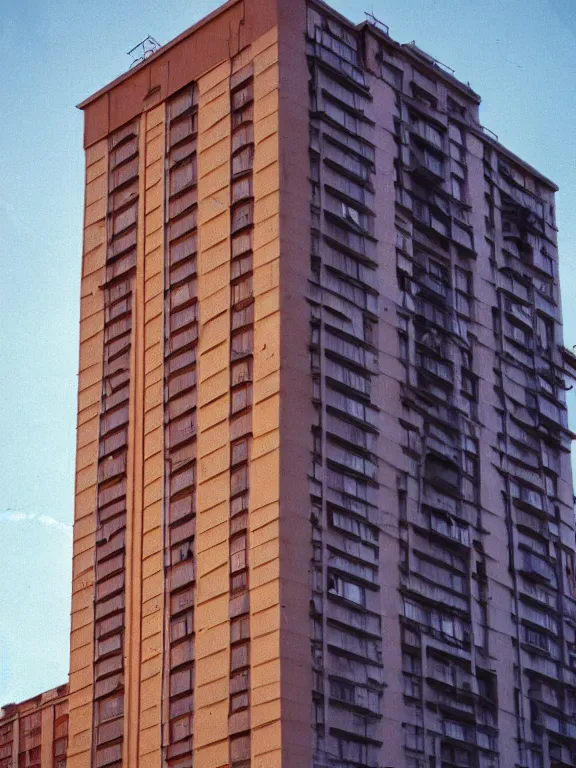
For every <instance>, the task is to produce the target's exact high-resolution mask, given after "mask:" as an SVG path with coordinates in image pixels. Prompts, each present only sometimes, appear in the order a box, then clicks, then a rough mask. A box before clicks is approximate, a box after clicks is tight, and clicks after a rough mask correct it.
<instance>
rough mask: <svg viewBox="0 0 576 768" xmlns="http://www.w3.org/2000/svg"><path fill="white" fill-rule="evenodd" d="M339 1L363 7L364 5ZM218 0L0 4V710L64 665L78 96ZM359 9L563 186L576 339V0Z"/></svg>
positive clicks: (78, 209) (434, 1)
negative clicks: (144, 44) (414, 51)
mask: <svg viewBox="0 0 576 768" xmlns="http://www.w3.org/2000/svg"><path fill="white" fill-rule="evenodd" d="M331 4H332V5H333V6H334V7H335V8H336V9H337V10H339V11H340V12H341V13H343V14H345V15H346V16H348V17H349V18H350V19H352V20H355V21H357V22H359V21H361V20H362V19H363V15H362V14H361V13H360V11H359V10H358V8H359V7H360V8H361V7H362V4H361V3H358V0H354V1H353V2H352V1H350V2H348V1H347V0H332V2H331ZM216 5H217V2H216V1H215V0H209V1H208V0H200V1H198V2H194V3H182V2H176V0H162V2H160V3H159V2H150V0H98V3H97V4H94V5H92V6H91V5H90V4H87V3H85V2H80V0H59V1H58V2H57V3H54V2H53V0H2V3H1V9H2V13H1V16H0V67H1V69H2V73H3V76H2V78H1V79H0V100H1V103H2V114H1V116H0V147H1V148H2V151H1V152H0V179H2V185H1V187H0V244H1V245H0V248H1V250H0V253H1V258H2V265H3V279H2V281H1V282H0V329H1V330H0V352H1V353H2V361H3V375H2V376H1V377H0V435H1V437H0V468H1V471H0V585H1V586H0V706H1V705H2V704H5V703H7V702H9V701H17V700H22V699H24V698H27V697H29V696H33V695H35V694H37V693H39V692H41V691H43V690H45V689H47V688H50V687H53V686H56V685H59V684H61V683H63V682H65V681H66V679H67V672H68V643H69V638H68V633H69V610H70V606H69V602H70V579H71V541H72V538H71V533H72V531H71V523H72V517H73V492H74V450H75V426H76V382H77V379H76V374H77V359H78V349H77V345H78V310H79V278H80V260H81V230H82V209H83V167H84V160H83V151H82V115H81V113H80V112H79V111H78V110H76V109H75V107H74V105H75V104H77V103H78V102H80V101H81V100H82V99H84V98H85V97H86V96H88V95H89V94H91V93H92V92H94V91H96V90H98V89H99V88H100V87H102V86H103V85H105V84H106V83H107V82H109V81H110V80H112V79H113V78H115V77H117V76H118V75H120V74H122V73H123V72H124V71H125V70H127V69H128V67H129V65H130V59H129V57H128V56H127V55H126V53H125V52H126V51H128V50H129V49H130V48H132V47H133V46H134V45H135V44H136V43H138V42H139V41H140V40H142V39H143V38H145V37H146V36H147V35H148V34H151V35H153V36H154V37H155V38H156V39H157V40H158V41H159V42H161V43H166V42H168V41H169V40H171V39H172V38H173V37H175V36H176V35H178V34H180V33H181V32H182V31H183V30H184V29H186V28H187V27H189V26H190V25H191V24H193V23H195V22H196V21H198V20H199V19H201V18H202V17H203V16H205V15H206V14H207V13H209V12H210V11H212V10H213V9H214V8H215V7H216ZM90 7H92V8H97V13H94V12H92V13H90V12H88V9H89V8H90ZM365 10H366V11H369V12H371V13H373V14H374V15H375V16H377V17H378V18H379V19H381V20H382V21H383V22H385V23H386V24H388V25H389V27H390V34H391V36H392V37H393V38H394V39H395V40H398V41H400V42H410V41H412V40H415V41H416V44H417V45H418V46H419V47H420V48H422V49H424V50H425V51H427V52H428V53H429V54H431V55H433V56H435V57H436V58H437V59H439V60H440V61H442V62H444V63H445V64H448V65H449V66H451V67H453V68H454V69H455V70H456V76H457V77H458V78H459V79H461V80H463V81H464V82H468V81H469V82H470V84H471V86H472V87H473V88H474V90H475V91H476V92H478V93H479V94H480V95H481V96H482V99H483V104H482V106H481V119H482V122H483V124H484V125H486V126H487V127H488V128H490V129H491V130H492V131H494V132H495V133H496V134H498V136H499V139H500V141H501V142H502V143H503V144H504V145H505V146H507V147H508V148H509V149H511V150H512V151H513V152H515V153H516V154H518V155H519V156H520V157H522V158H523V159H524V160H526V161H527V162H529V163H530V164H532V165H533V166H534V167H536V168H537V169H538V170H539V171H540V172H542V173H543V174H545V175H547V176H549V177H550V178H552V179H553V180H554V181H555V182H556V183H557V184H558V185H559V186H560V193H559V194H558V200H557V220H558V225H559V227H560V261H561V279H562V281H563V291H562V293H563V298H564V322H565V328H564V334H565V343H566V345H567V346H572V345H574V344H576V301H575V298H574V297H576V270H575V269H574V248H575V247H576V218H575V216H574V211H575V210H576V95H575V93H576V91H575V87H574V84H575V82H576V64H575V62H576V4H575V3H574V0H483V1H482V2H480V1H479V0H469V1H468V2H464V1H463V0H409V2H406V0H366V7H365ZM570 403H571V405H572V406H573V407H572V414H571V419H570V422H571V425H572V428H573V429H574V428H575V427H576V424H575V421H576V418H575V417H576V407H574V406H576V398H575V397H572V396H571V399H570Z"/></svg>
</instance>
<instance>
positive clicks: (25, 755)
mask: <svg viewBox="0 0 576 768" xmlns="http://www.w3.org/2000/svg"><path fill="white" fill-rule="evenodd" d="M67 748H68V686H67V685H61V686H60V687H59V688H54V689H53V690H51V691H46V692H45V693H41V694H40V695H39V696H35V697H34V698H33V699H28V700H27V701H23V702H21V703H20V704H7V705H5V706H4V707H2V708H1V709H0V768H66V751H67Z"/></svg>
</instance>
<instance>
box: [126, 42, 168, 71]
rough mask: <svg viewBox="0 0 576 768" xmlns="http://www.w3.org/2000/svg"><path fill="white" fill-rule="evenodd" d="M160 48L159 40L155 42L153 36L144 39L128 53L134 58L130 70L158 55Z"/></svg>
mask: <svg viewBox="0 0 576 768" xmlns="http://www.w3.org/2000/svg"><path fill="white" fill-rule="evenodd" d="M158 48H160V43H159V42H158V40H155V39H154V38H153V37H152V35H148V37H146V38H144V40H142V41H141V42H140V43H138V45H135V46H134V48H131V49H130V50H129V51H128V56H131V57H132V63H131V64H130V69H132V67H135V66H136V65H137V64H141V63H142V62H143V61H145V60H146V59H147V58H149V57H150V56H152V54H154V53H156V51H157V50H158Z"/></svg>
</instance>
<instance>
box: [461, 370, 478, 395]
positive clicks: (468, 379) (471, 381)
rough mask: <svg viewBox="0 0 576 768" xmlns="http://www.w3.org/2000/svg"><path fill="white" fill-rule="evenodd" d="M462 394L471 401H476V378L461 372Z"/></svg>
mask: <svg viewBox="0 0 576 768" xmlns="http://www.w3.org/2000/svg"><path fill="white" fill-rule="evenodd" d="M462 392H463V393H465V394H467V395H468V396H469V397H471V398H472V399H473V400H476V399H477V396H478V395H477V381H476V376H474V374H473V373H470V372H469V371H465V370H463V371H462Z"/></svg>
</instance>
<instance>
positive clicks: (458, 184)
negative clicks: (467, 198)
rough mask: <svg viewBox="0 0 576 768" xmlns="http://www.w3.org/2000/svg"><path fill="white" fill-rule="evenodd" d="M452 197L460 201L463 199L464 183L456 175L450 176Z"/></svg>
mask: <svg viewBox="0 0 576 768" xmlns="http://www.w3.org/2000/svg"><path fill="white" fill-rule="evenodd" d="M452 197H454V198H456V200H459V201H460V202H462V200H463V199H464V184H463V182H462V181H461V180H460V179H459V178H458V176H452Z"/></svg>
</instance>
